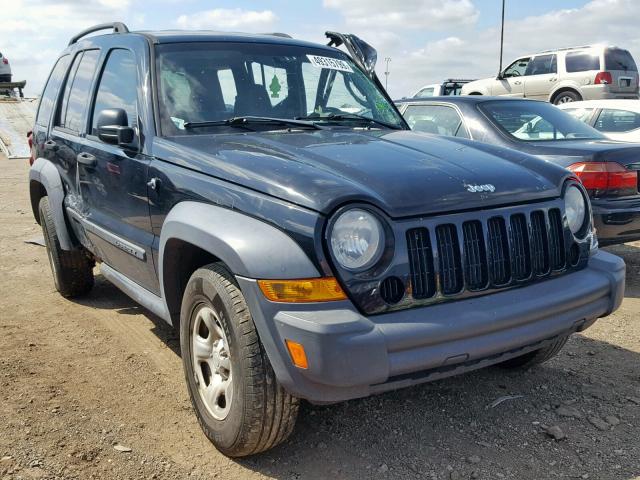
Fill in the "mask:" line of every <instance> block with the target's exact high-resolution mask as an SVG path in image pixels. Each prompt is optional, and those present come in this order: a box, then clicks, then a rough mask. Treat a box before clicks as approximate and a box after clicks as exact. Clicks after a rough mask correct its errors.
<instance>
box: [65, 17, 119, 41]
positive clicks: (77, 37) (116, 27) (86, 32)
mask: <svg viewBox="0 0 640 480" xmlns="http://www.w3.org/2000/svg"><path fill="white" fill-rule="evenodd" d="M111 28H112V29H113V33H129V29H128V28H127V26H126V25H125V24H124V23H122V22H113V23H101V24H99V25H94V26H93V27H89V28H87V29H86V30H83V31H81V32H80V33H78V34H77V35H74V36H73V37H71V40H69V45H73V44H74V43H76V42H77V41H78V40H80V39H81V38H82V37H84V36H86V35H89V34H90V33H93V32H99V31H100V30H109V29H111Z"/></svg>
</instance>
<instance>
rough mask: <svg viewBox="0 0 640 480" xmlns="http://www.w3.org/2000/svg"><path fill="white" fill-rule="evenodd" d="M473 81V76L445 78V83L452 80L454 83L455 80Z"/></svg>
mask: <svg viewBox="0 0 640 480" xmlns="http://www.w3.org/2000/svg"><path fill="white" fill-rule="evenodd" d="M473 81H474V80H473V79H471V78H447V79H446V80H445V83H446V82H452V83H455V82H473Z"/></svg>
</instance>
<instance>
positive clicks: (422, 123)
mask: <svg viewBox="0 0 640 480" xmlns="http://www.w3.org/2000/svg"><path fill="white" fill-rule="evenodd" d="M396 104H397V105H398V107H399V109H400V111H401V112H402V114H403V115H404V117H405V119H406V120H407V123H408V124H409V126H410V127H411V128H412V129H414V130H416V131H421V132H425V133H432V134H438V135H446V136H451V137H459V138H460V139H472V140H477V141H480V142H484V143H490V144H493V145H499V146H502V147H508V148H512V149H515V150H518V151H520V152H524V153H527V154H531V155H535V156H537V157H538V158H541V159H544V160H547V161H550V162H553V163H556V164H558V165H561V166H562V167H565V168H568V169H569V170H571V171H573V172H574V173H575V174H576V176H577V177H578V178H580V180H581V181H582V183H583V184H584V186H585V187H586V189H587V191H588V192H589V196H590V197H591V203H592V205H593V214H594V221H595V225H596V228H597V232H598V238H599V240H600V243H601V244H603V245H608V244H614V243H622V242H629V241H634V240H638V239H640V194H639V193H638V187H639V180H638V170H640V144H631V143H624V142H616V141H613V140H608V139H607V138H606V137H605V136H604V135H603V134H602V133H600V132H598V131H597V130H595V129H594V128H592V127H590V126H588V125H586V124H585V123H583V122H581V121H579V120H577V119H575V118H573V117H572V116H571V115H569V114H568V113H566V112H563V111H562V110H560V109H559V108H557V107H554V106H553V105H551V104H549V103H546V102H540V101H535V100H525V99H515V98H505V97H482V96H463V97H439V98H433V99H429V100H401V101H397V102H396ZM461 141H462V140H461ZM465 142H466V140H465Z"/></svg>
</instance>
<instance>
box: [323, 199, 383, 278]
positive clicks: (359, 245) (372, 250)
mask: <svg viewBox="0 0 640 480" xmlns="http://www.w3.org/2000/svg"><path fill="white" fill-rule="evenodd" d="M383 248H384V232H383V230H382V225H381V224H380V221H379V220H378V219H377V218H376V217H375V216H374V215H373V214H371V213H369V212H367V211H366V210H362V209H359V208H353V209H351V210H347V211H346V212H344V213H342V214H341V215H340V216H339V217H338V219H337V220H336V221H335V223H334V224H333V228H332V230H331V250H332V252H333V256H334V257H335V259H336V260H337V261H338V263H339V264H340V265H341V266H342V267H344V268H346V269H347V270H364V269H366V268H368V267H370V266H372V265H373V264H374V263H375V262H377V261H378V260H379V258H380V255H381V254H382V250H383Z"/></svg>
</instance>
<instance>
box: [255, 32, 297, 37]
mask: <svg viewBox="0 0 640 480" xmlns="http://www.w3.org/2000/svg"><path fill="white" fill-rule="evenodd" d="M261 35H271V36H272V37H282V38H293V37H292V36H291V35H289V34H288V33H282V32H268V33H262V34H261Z"/></svg>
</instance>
